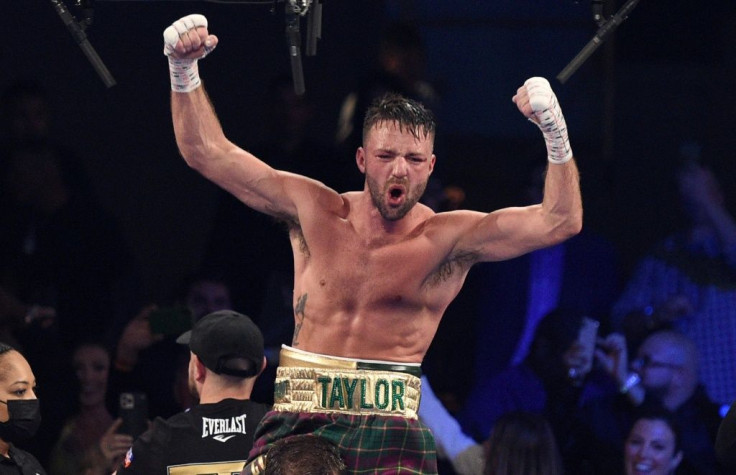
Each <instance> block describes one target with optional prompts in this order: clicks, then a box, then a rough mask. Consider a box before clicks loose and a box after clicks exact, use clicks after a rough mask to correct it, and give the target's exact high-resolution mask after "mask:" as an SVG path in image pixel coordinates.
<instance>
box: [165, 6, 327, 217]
mask: <svg viewBox="0 0 736 475" xmlns="http://www.w3.org/2000/svg"><path fill="white" fill-rule="evenodd" d="M207 26H208V25H207V20H206V18H205V17H204V16H202V15H188V16H186V17H183V18H181V19H179V20H177V21H175V22H174V23H173V24H172V25H171V26H169V27H168V28H167V29H166V30H165V31H164V54H166V56H168V58H169V69H170V75H171V90H172V92H171V114H172V119H173V123H174V133H175V135H176V143H177V145H178V147H179V151H180V153H181V155H182V156H183V157H184V160H185V161H186V162H187V164H188V165H189V166H191V167H192V168H194V169H195V170H197V171H199V172H200V173H201V174H202V175H204V176H205V177H206V178H208V179H209V180H211V181H213V182H215V183H217V184H218V185H219V186H221V187H222V188H224V189H226V190H227V191H229V192H230V193H232V194H233V195H234V196H236V197H237V198H238V199H240V200H241V201H243V202H244V203H245V204H246V205H248V206H250V207H251V208H254V209H256V210H258V211H261V212H264V213H268V214H270V215H274V216H296V215H297V209H296V208H297V207H296V204H295V203H298V202H299V201H300V197H304V196H307V195H314V194H315V193H314V189H321V190H324V191H327V189H326V188H325V187H323V186H320V184H318V183H317V182H315V181H313V180H310V179H307V178H305V177H301V176H298V175H294V174H291V173H287V172H283V171H279V170H275V169H273V168H271V167H270V166H269V165H267V164H266V163H264V162H262V161H261V160H259V159H258V158H257V157H255V156H254V155H252V154H251V153H249V152H247V151H245V150H243V149H242V148H240V147H238V146H236V145H235V144H233V143H232V142H230V141H229V140H228V139H227V137H226V136H225V134H224V132H223V130H222V127H221V125H220V122H219V120H218V119H217V115H216V114H215V110H214V108H213V106H212V103H211V102H210V100H209V98H208V96H207V94H206V93H205V91H204V87H203V86H202V84H201V81H200V78H199V71H198V60H200V59H202V58H204V57H205V56H206V55H207V54H209V53H210V52H211V51H212V50H213V49H214V48H215V46H217V43H218V38H217V37H216V36H214V35H211V34H210V33H209V31H208V29H207ZM335 197H337V195H336V194H335Z"/></svg>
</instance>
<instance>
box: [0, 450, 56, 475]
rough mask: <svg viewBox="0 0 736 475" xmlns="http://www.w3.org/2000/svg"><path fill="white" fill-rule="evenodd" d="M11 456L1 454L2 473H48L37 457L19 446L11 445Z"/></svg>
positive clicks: (12, 474)
mask: <svg viewBox="0 0 736 475" xmlns="http://www.w3.org/2000/svg"><path fill="white" fill-rule="evenodd" d="M8 454H9V455H10V458H7V457H4V456H0V475H46V471H45V470H44V469H43V467H41V464H40V463H39V462H38V460H36V457H34V456H33V455H31V454H29V453H28V452H26V451H25V450H21V449H19V448H18V447H13V446H12V445H11V446H10V450H8Z"/></svg>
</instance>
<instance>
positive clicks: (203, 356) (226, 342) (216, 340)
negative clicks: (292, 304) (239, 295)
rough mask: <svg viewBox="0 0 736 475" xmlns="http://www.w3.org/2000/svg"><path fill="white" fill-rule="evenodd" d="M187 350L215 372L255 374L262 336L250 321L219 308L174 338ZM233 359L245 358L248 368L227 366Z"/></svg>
mask: <svg viewBox="0 0 736 475" xmlns="http://www.w3.org/2000/svg"><path fill="white" fill-rule="evenodd" d="M176 342H177V343H181V344H184V345H187V344H188V345H189V349H190V350H191V351H192V353H194V354H195V355H197V357H198V358H199V360H200V361H201V362H202V364H204V365H205V366H206V367H207V368H208V369H209V370H211V371H214V372H215V373H217V374H226V375H229V376H240V377H242V378H247V377H250V376H255V375H256V374H258V372H259V371H260V370H261V365H262V363H263V335H262V334H261V331H260V330H259V329H258V327H257V326H256V325H255V323H253V321H252V320H251V319H250V318H249V317H247V316H245V315H243V314H241V313H238V312H234V311H232V310H219V311H217V312H213V313H210V314H208V315H205V316H204V317H202V318H201V319H199V321H197V323H195V324H194V327H193V328H192V329H191V330H189V331H188V332H186V333H183V334H182V335H181V336H180V337H179V338H177V339H176ZM234 358H243V359H246V360H248V361H249V362H250V363H251V365H252V367H249V368H248V369H238V368H233V367H228V365H227V363H228V362H229V361H230V360H232V359H234Z"/></svg>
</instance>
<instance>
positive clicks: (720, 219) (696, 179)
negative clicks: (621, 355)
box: [613, 144, 736, 404]
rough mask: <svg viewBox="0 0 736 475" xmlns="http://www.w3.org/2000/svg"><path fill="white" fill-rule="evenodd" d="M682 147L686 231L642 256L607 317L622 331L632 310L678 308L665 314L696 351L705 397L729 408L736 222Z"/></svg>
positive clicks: (735, 391) (734, 377)
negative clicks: (693, 345) (610, 315)
mask: <svg viewBox="0 0 736 475" xmlns="http://www.w3.org/2000/svg"><path fill="white" fill-rule="evenodd" d="M686 145H687V146H684V147H683V149H682V150H681V155H682V157H681V158H682V161H681V164H680V166H679V167H678V169H677V175H676V178H677V185H678V191H679V196H680V205H681V207H682V209H683V211H684V213H685V215H686V218H687V222H686V223H685V224H686V226H687V227H686V228H685V229H683V230H682V231H680V232H677V233H674V234H672V235H670V236H668V237H667V238H666V239H664V241H663V242H662V243H661V244H659V245H658V246H657V247H656V248H655V249H653V250H652V251H651V252H650V253H649V254H648V255H647V256H645V257H644V258H643V259H641V261H640V262H639V263H638V265H637V268H636V269H635V271H634V273H633V275H632V276H631V278H630V279H629V282H628V284H627V285H626V289H625V291H624V292H623V294H622V295H621V296H620V298H619V300H618V302H617V303H616V305H615V306H614V309H613V318H614V319H615V324H616V325H617V326H618V327H619V328H620V327H622V326H623V324H624V317H625V316H626V315H627V314H629V313H630V312H632V311H635V312H636V311H638V312H639V314H643V315H647V314H651V313H653V312H660V311H661V309H663V308H666V307H675V308H677V309H678V311H677V312H675V313H672V312H669V313H670V314H671V315H672V324H673V325H674V326H675V327H676V328H678V329H679V330H681V331H682V332H683V333H685V334H686V335H687V336H688V337H690V338H691V339H692V341H693V342H694V343H695V345H696V346H697V348H698V351H699V353H700V356H701V380H702V382H703V384H704V385H705V388H706V390H707V391H708V394H709V395H710V397H711V398H712V399H713V400H715V401H717V402H718V403H720V404H731V403H732V402H733V401H734V400H736V358H734V354H736V221H734V219H733V217H732V216H731V214H730V213H729V211H728V210H727V209H726V207H725V204H724V196H723V193H722V190H721V187H720V184H719V183H718V179H717V178H716V175H715V173H714V172H713V170H711V169H710V168H709V167H707V166H705V165H703V164H702V163H701V161H700V158H699V150H698V147H697V145H693V144H686ZM666 313H667V312H666Z"/></svg>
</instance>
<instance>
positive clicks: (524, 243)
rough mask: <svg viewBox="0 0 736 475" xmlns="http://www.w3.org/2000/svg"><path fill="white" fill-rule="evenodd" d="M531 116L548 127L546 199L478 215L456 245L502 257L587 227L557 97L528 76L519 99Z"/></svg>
mask: <svg viewBox="0 0 736 475" xmlns="http://www.w3.org/2000/svg"><path fill="white" fill-rule="evenodd" d="M513 101H514V103H516V106H517V107H518V108H519V111H521V113H522V114H524V116H525V117H527V118H528V119H530V120H531V121H532V122H534V123H535V124H537V126H538V127H539V128H540V129H541V130H542V133H543V135H544V139H545V142H546V144H547V159H548V161H549V163H548V166H547V173H546V178H545V183H544V197H543V199H542V203H540V204H536V205H532V206H526V207H514V208H504V209H501V210H497V211H494V212H493V213H490V214H488V215H485V216H482V217H476V219H475V220H474V221H472V220H471V221H472V222H471V225H470V227H469V229H468V230H467V232H466V233H464V234H463V235H462V237H461V238H460V240H459V241H458V243H457V245H456V250H457V251H458V252H464V251H472V252H474V253H477V255H479V260H482V261H488V260H502V259H510V258H512V257H516V256H519V255H521V254H525V253H527V252H530V251H533V250H535V249H539V248H542V247H547V246H552V245H554V244H557V243H560V242H562V241H564V240H566V239H568V238H570V237H572V236H574V235H575V234H577V233H578V232H580V229H581V228H582V222H583V205H582V198H581V195H580V184H579V177H578V170H577V167H576V166H575V161H574V160H573V156H572V149H571V148H570V141H569V139H568V135H567V125H566V124H565V118H564V117H563V115H562V110H561V109H560V106H559V104H558V103H557V97H556V96H555V94H554V92H552V89H551V87H550V85H549V83H548V82H547V80H546V79H543V78H531V79H528V80H527V81H526V82H525V83H524V85H523V86H521V87H520V88H519V89H518V91H517V93H516V95H515V96H514V97H513Z"/></svg>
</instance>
